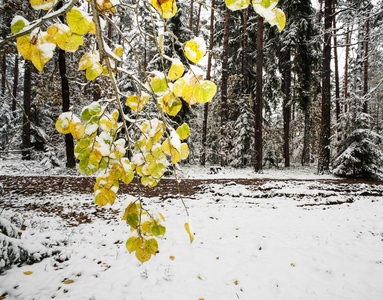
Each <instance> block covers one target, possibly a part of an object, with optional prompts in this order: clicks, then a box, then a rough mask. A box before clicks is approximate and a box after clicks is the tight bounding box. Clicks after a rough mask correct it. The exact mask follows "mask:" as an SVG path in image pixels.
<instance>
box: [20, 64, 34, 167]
mask: <svg viewBox="0 0 383 300" xmlns="http://www.w3.org/2000/svg"><path fill="white" fill-rule="evenodd" d="M31 85H32V65H31V62H30V61H29V60H26V61H25V62H24V97H23V100H24V113H25V114H24V115H23V125H24V126H23V143H22V150H21V155H22V159H23V160H30V159H31V123H29V120H28V119H29V118H30V117H31V98H32V95H31V93H32V88H31ZM25 115H26V116H25ZM27 117H28V119H27Z"/></svg>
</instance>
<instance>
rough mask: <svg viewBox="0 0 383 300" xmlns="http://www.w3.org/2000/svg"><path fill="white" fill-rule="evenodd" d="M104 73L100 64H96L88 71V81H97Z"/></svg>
mask: <svg viewBox="0 0 383 300" xmlns="http://www.w3.org/2000/svg"><path fill="white" fill-rule="evenodd" d="M101 73H102V66H101V64H100V63H99V62H96V63H95V64H93V65H92V66H91V67H89V68H87V69H86V79H88V80H95V79H96V78H97V77H98V76H100V75H101Z"/></svg>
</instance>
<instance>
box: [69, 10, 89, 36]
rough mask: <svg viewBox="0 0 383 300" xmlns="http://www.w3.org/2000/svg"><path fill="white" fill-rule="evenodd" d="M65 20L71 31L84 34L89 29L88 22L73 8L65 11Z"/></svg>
mask: <svg viewBox="0 0 383 300" xmlns="http://www.w3.org/2000/svg"><path fill="white" fill-rule="evenodd" d="M67 22H68V26H69V28H70V30H71V31H72V32H73V33H77V34H79V35H84V34H86V33H88V31H89V27H90V22H89V21H88V19H87V18H86V17H84V16H83V15H82V13H81V12H80V11H79V10H77V9H75V8H73V9H72V10H71V11H70V12H68V13H67Z"/></svg>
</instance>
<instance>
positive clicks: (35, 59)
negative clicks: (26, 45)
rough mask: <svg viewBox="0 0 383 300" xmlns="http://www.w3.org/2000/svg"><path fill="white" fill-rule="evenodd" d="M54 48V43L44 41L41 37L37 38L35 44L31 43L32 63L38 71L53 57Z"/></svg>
mask: <svg viewBox="0 0 383 300" xmlns="http://www.w3.org/2000/svg"><path fill="white" fill-rule="evenodd" d="M41 43H43V44H41ZM55 48H56V45H55V44H53V43H48V42H45V43H44V42H43V40H42V39H39V41H38V43H37V45H32V47H31V49H32V63H33V65H34V66H35V67H36V69H37V70H39V71H40V72H42V71H43V68H44V66H45V64H46V63H47V62H48V61H49V60H50V59H51V58H52V57H53V50H54V49H55ZM41 49H43V50H41Z"/></svg>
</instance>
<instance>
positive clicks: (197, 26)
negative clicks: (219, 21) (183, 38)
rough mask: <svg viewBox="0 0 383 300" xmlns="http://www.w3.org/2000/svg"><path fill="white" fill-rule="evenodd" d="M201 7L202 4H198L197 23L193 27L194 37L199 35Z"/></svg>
mask: <svg viewBox="0 0 383 300" xmlns="http://www.w3.org/2000/svg"><path fill="white" fill-rule="evenodd" d="M201 6H202V4H201V3H200V4H199V7H198V15H197V23H196V25H195V36H198V35H199V22H200V19H201Z"/></svg>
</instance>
